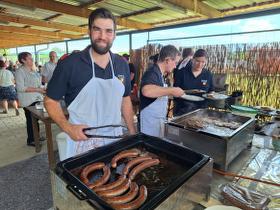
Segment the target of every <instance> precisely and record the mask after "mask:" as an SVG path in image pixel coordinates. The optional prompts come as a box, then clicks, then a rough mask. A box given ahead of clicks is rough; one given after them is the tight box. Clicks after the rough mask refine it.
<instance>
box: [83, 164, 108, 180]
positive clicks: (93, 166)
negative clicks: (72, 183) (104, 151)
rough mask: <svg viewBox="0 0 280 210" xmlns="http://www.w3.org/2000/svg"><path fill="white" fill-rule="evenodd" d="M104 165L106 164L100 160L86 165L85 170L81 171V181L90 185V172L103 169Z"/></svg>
mask: <svg viewBox="0 0 280 210" xmlns="http://www.w3.org/2000/svg"><path fill="white" fill-rule="evenodd" d="M104 166H105V164H104V163H102V162H98V163H93V164H90V165H88V166H86V167H84V168H83V170H82V171H81V174H80V179H81V181H82V182H83V183H84V184H86V185H89V184H90V182H89V180H88V178H87V177H88V175H89V173H91V172H93V171H96V170H99V169H102V168H103V167H104Z"/></svg>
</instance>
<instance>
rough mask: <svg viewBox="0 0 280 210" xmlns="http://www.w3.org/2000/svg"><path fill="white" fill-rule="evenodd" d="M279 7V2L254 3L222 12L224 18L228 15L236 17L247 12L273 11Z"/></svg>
mask: <svg viewBox="0 0 280 210" xmlns="http://www.w3.org/2000/svg"><path fill="white" fill-rule="evenodd" d="M279 7H280V2H279V1H277V2H276V1H266V2H260V3H254V4H251V5H245V6H241V7H235V8H233V9H226V10H222V11H221V12H222V13H223V15H224V16H229V15H237V14H242V13H248V12H254V11H258V10H267V9H275V8H279Z"/></svg>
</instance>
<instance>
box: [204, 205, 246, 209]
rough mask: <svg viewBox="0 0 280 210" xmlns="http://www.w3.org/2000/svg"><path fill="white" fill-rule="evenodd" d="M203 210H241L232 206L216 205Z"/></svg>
mask: <svg viewBox="0 0 280 210" xmlns="http://www.w3.org/2000/svg"><path fill="white" fill-rule="evenodd" d="M205 210H241V209H240V208H237V207H234V206H225V205H216V206H211V207H208V208H206V209H205Z"/></svg>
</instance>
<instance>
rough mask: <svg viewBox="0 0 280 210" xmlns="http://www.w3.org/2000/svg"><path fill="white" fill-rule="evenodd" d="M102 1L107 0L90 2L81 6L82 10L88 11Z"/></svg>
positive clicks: (90, 0)
mask: <svg viewBox="0 0 280 210" xmlns="http://www.w3.org/2000/svg"><path fill="white" fill-rule="evenodd" d="M102 1H105V0H89V1H88V2H86V3H83V4H81V5H80V8H84V9H87V8H89V7H90V6H93V5H94V4H97V3H100V2H102Z"/></svg>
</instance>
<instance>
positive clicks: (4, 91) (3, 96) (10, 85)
mask: <svg viewBox="0 0 280 210" xmlns="http://www.w3.org/2000/svg"><path fill="white" fill-rule="evenodd" d="M0 100H1V101H2V106H3V108H4V110H3V114H7V113H8V101H10V102H12V105H13V107H14V109H15V111H16V116H18V115H19V111H18V105H17V101H16V100H17V93H16V89H15V79H14V75H13V74H12V72H11V71H9V70H7V69H6V66H5V62H4V61H2V60H0Z"/></svg>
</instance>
